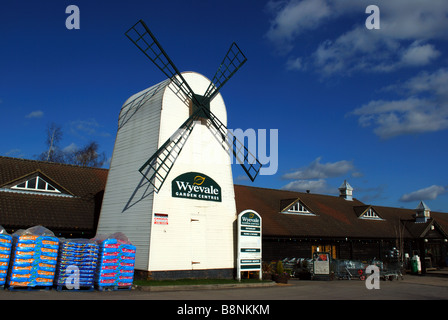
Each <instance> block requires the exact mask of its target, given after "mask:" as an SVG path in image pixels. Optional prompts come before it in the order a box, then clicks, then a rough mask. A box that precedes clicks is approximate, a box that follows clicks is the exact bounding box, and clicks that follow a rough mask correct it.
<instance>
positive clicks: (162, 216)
mask: <svg viewBox="0 0 448 320" xmlns="http://www.w3.org/2000/svg"><path fill="white" fill-rule="evenodd" d="M125 34H126V36H127V37H128V38H129V39H130V40H131V41H132V42H133V43H134V44H135V45H136V46H137V47H138V48H139V49H140V50H141V51H142V52H143V53H144V55H145V56H146V57H148V58H149V59H150V60H151V61H152V62H153V63H154V64H155V65H156V66H157V68H158V69H160V70H161V71H162V73H163V74H164V75H165V76H166V77H167V78H166V79H165V80H163V81H161V82H160V83H158V84H154V85H152V86H151V87H149V88H146V89H144V90H142V91H140V92H139V93H136V94H134V95H132V96H131V97H130V98H128V99H127V100H126V101H125V103H124V104H123V105H122V107H121V110H120V114H119V117H118V130H117V135H116V139H115V145H114V151H113V154H112V159H111V162H110V168H109V173H108V178H107V183H106V188H105V192H104V197H103V202H102V207H101V213H100V218H99V222H98V228H97V233H98V234H111V233H115V232H122V233H124V234H125V235H126V236H127V237H128V238H129V239H130V241H131V242H132V243H133V244H134V245H135V246H136V247H137V255H136V260H135V268H136V269H138V270H141V271H142V272H151V275H152V277H153V278H154V279H156V278H158V277H160V278H162V277H166V276H171V277H184V278H188V277H192V276H193V277H196V276H198V277H201V276H211V277H215V276H217V275H218V274H219V275H222V274H225V275H226V277H233V273H234V267H235V257H236V255H235V248H236V247H235V244H234V241H235V221H236V217H237V212H236V210H237V208H236V202H235V190H234V183H233V177H232V164H233V163H232V160H233V158H232V157H234V159H236V161H237V162H238V163H239V164H240V165H241V166H242V168H243V170H244V171H245V172H246V173H247V175H248V176H249V178H250V179H251V180H252V181H253V180H254V179H255V178H256V177H257V175H258V173H259V171H260V169H261V163H260V162H259V161H258V160H257V159H256V157H255V156H254V155H252V154H251V153H250V152H249V150H248V148H246V147H245V146H244V145H243V144H242V143H241V142H240V141H239V140H238V139H237V138H236V137H235V135H234V134H233V133H232V131H231V130H228V129H227V127H226V126H227V111H226V106H225V103H224V100H223V98H222V96H221V93H220V90H221V89H222V88H223V86H224V85H225V84H226V83H227V82H228V81H229V79H230V78H231V77H232V76H233V75H234V74H235V73H236V72H237V71H238V69H240V68H241V66H242V65H243V64H244V63H245V62H246V57H245V56H244V54H243V53H242V51H241V50H240V48H239V47H238V46H237V45H236V44H235V43H232V45H231V46H230V48H229V50H228V51H227V52H226V54H225V56H224V59H223V60H222V62H221V64H220V65H219V68H218V70H217V71H216V74H215V75H214V77H213V78H211V79H209V78H207V77H205V76H204V75H202V74H199V73H197V72H194V71H185V72H182V73H181V72H179V70H178V69H177V67H176V66H175V65H174V63H173V62H172V60H171V59H170V58H169V57H168V55H167V54H166V52H165V51H164V49H163V48H162V46H161V45H160V43H159V42H158V41H157V39H156V38H155V36H154V35H153V34H152V32H151V31H150V30H149V28H148V27H147V26H146V24H145V23H144V22H143V21H141V20H140V21H138V22H137V23H136V24H135V25H133V26H132V27H131V28H130V29H129V30H128V31H126V33H125ZM240 139H241V138H240ZM241 140H242V139H241ZM167 180H169V182H167Z"/></svg>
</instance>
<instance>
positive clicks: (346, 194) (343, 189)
mask: <svg viewBox="0 0 448 320" xmlns="http://www.w3.org/2000/svg"><path fill="white" fill-rule="evenodd" d="M339 197H340V198H344V199H345V200H348V201H353V188H352V186H351V185H350V184H349V183H348V182H347V180H344V183H342V185H341V186H340V187H339Z"/></svg>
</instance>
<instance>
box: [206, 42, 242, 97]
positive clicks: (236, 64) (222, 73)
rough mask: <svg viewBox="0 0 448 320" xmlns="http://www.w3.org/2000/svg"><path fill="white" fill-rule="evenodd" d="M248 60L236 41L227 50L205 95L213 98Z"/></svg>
mask: <svg viewBox="0 0 448 320" xmlns="http://www.w3.org/2000/svg"><path fill="white" fill-rule="evenodd" d="M246 61H247V58H246V56H245V55H244V54H243V52H242V51H241V50H240V48H239V47H238V45H237V44H236V43H235V42H234V43H232V45H231V46H230V49H229V50H228V51H227V54H226V55H225V57H224V59H223V60H222V62H221V64H220V65H219V68H218V70H217V71H216V73H215V75H214V77H213V79H212V81H211V82H210V85H209V86H208V88H207V90H206V91H205V94H204V96H205V97H207V98H209V99H210V100H213V98H214V97H215V96H216V95H217V94H218V92H219V90H221V88H222V86H223V85H224V84H225V83H226V82H227V81H229V79H230V78H231V77H232V76H233V75H234V74H235V72H237V71H238V69H239V68H241V67H242V66H243V64H244V63H245V62H246Z"/></svg>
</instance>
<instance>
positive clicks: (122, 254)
mask: <svg viewBox="0 0 448 320" xmlns="http://www.w3.org/2000/svg"><path fill="white" fill-rule="evenodd" d="M118 252H119V257H118V274H117V286H118V287H131V286H132V281H133V280H134V268H135V252H136V247H135V246H134V245H133V244H130V243H128V244H126V243H122V244H120V246H119V249H118Z"/></svg>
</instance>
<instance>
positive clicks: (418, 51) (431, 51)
mask: <svg viewBox="0 0 448 320" xmlns="http://www.w3.org/2000/svg"><path fill="white" fill-rule="evenodd" d="M439 56H440V52H439V51H438V50H436V49H435V48H434V46H433V45H430V44H424V45H420V41H415V42H414V43H412V44H411V45H410V46H409V48H407V49H406V50H405V52H404V53H403V56H402V59H401V61H402V62H403V63H404V64H407V65H415V66H423V65H426V64H429V63H430V62H431V60H434V59H436V58H437V57H439Z"/></svg>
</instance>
